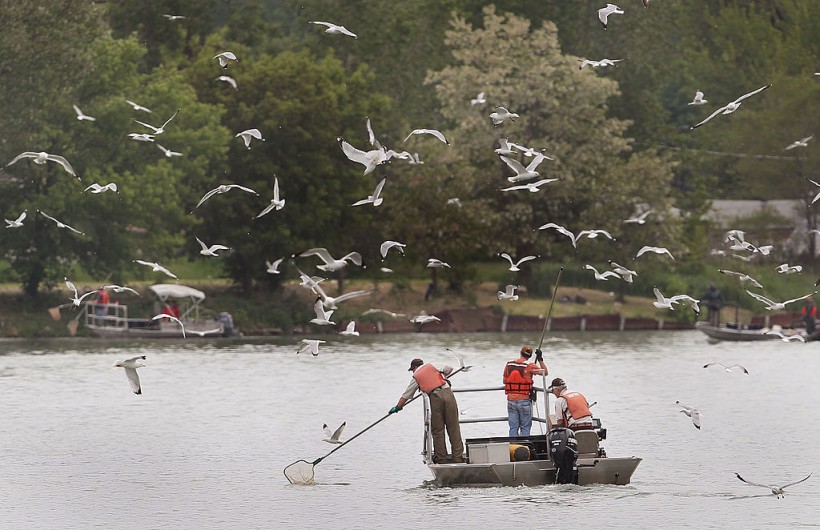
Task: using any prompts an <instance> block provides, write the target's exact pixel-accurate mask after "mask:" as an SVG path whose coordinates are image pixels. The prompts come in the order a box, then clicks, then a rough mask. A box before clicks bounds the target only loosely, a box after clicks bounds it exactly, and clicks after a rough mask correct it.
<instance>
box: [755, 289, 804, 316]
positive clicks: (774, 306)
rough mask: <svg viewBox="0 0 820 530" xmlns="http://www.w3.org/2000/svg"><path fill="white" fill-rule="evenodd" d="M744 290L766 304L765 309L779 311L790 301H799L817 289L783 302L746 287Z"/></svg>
mask: <svg viewBox="0 0 820 530" xmlns="http://www.w3.org/2000/svg"><path fill="white" fill-rule="evenodd" d="M746 292H747V293H749V295H751V297H752V298H755V299H756V300H760V301H761V302H763V303H764V304H766V310H767V311H779V310H781V309H785V308H786V306H787V305H789V304H791V303H794V302H799V301H800V300H805V299H806V297H807V296H811V295H813V294H816V293H817V291H814V292H811V293H809V294H804V295H803V296H798V297H797V298H792V299H791V300H786V301H785V302H774V301H772V300H769V299H768V298H766V297H765V296H763V295H759V294H757V293H753V292H751V291H750V290H748V289H746Z"/></svg>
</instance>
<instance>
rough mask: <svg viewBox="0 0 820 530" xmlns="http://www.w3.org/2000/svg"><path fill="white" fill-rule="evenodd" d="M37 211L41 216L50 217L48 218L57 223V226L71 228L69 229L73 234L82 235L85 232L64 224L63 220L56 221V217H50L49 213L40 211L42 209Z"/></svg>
mask: <svg viewBox="0 0 820 530" xmlns="http://www.w3.org/2000/svg"><path fill="white" fill-rule="evenodd" d="M37 211H38V212H40V215H42V216H43V217H45V218H46V219H50V220H52V221H54V223H55V224H56V225H57V228H65V229H66V230H71V231H72V232H74V233H75V234H80V235H83V236H84V235H85V232H80V231H79V230H77V229H76V228H72V227H70V226H68V225H67V224H65V223H63V222H61V221H58V220H57V219H55V218H53V217H51V216H50V215H48V214H47V213H45V212H42V211H40V210H37Z"/></svg>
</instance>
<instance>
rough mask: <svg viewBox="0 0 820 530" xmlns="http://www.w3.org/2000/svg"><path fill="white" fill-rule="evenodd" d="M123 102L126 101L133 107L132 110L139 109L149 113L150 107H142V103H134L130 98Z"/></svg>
mask: <svg viewBox="0 0 820 530" xmlns="http://www.w3.org/2000/svg"><path fill="white" fill-rule="evenodd" d="M125 102H126V103H128V104H129V105H131V108H133V109H134V110H141V111H142V112H149V113H150V112H151V109H149V108H148V107H143V106H142V105H140V104H138V103H134V102H133V101H131V100H128V99H126V100H125Z"/></svg>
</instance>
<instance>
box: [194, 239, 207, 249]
mask: <svg viewBox="0 0 820 530" xmlns="http://www.w3.org/2000/svg"><path fill="white" fill-rule="evenodd" d="M194 239H196V241H197V243H199V245H200V246H201V247H202V250H208V245H206V244H205V243H203V242H202V240H201V239H199V238H198V237H196V236H194Z"/></svg>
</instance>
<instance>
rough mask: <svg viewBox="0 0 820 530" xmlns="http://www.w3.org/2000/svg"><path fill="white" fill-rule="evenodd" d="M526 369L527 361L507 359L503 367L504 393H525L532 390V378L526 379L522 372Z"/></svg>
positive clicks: (527, 393)
mask: <svg viewBox="0 0 820 530" xmlns="http://www.w3.org/2000/svg"><path fill="white" fill-rule="evenodd" d="M526 370H527V363H519V362H518V361H509V362H508V363H507V366H506V367H505V368H504V393H505V394H526V395H529V393H530V390H532V378H529V379H527V378H526V377H524V373H525V372H526Z"/></svg>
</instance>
